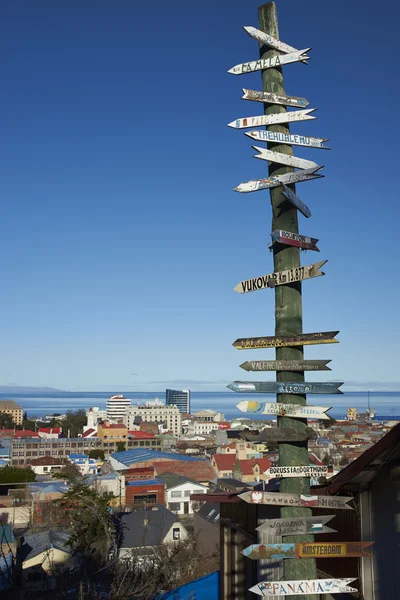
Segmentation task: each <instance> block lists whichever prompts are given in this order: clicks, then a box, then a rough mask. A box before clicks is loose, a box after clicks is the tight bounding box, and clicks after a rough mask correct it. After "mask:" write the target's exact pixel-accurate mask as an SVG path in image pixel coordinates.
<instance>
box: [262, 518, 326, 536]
mask: <svg viewBox="0 0 400 600" xmlns="http://www.w3.org/2000/svg"><path fill="white" fill-rule="evenodd" d="M335 516H336V515H327V516H326V517H322V516H318V517H293V518H291V519H267V520H266V521H264V523H263V524H262V525H260V526H259V527H256V529H257V531H262V532H263V533H269V534H271V535H279V536H282V535H308V534H311V535H312V534H314V533H337V532H336V529H331V528H330V527H325V523H328V522H329V521H330V520H331V519H334V518H335Z"/></svg>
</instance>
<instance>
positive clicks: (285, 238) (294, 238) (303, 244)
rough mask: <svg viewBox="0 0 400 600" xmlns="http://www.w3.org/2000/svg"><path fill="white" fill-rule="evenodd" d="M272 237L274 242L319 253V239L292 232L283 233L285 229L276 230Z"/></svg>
mask: <svg viewBox="0 0 400 600" xmlns="http://www.w3.org/2000/svg"><path fill="white" fill-rule="evenodd" d="M271 237H272V239H273V240H274V242H278V243H279V244H286V245H287V246H295V247H296V248H301V249H302V250H315V252H319V248H318V246H317V243H318V241H319V240H318V239H317V238H312V237H308V236H307V235H300V234H298V233H292V232H291V231H283V229H274V231H272V232H271Z"/></svg>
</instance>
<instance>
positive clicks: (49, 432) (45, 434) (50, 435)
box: [38, 427, 62, 440]
mask: <svg viewBox="0 0 400 600" xmlns="http://www.w3.org/2000/svg"><path fill="white" fill-rule="evenodd" d="M61 433H62V429H61V427H39V429H38V434H39V437H40V438H42V439H45V440H51V439H55V440H56V439H58V438H59V437H60V435H61Z"/></svg>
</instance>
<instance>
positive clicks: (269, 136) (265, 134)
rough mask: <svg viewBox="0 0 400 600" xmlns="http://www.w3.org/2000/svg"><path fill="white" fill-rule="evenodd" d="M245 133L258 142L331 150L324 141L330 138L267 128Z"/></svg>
mask: <svg viewBox="0 0 400 600" xmlns="http://www.w3.org/2000/svg"><path fill="white" fill-rule="evenodd" d="M285 114H286V113H285ZM244 135H247V136H248V137H251V138H252V139H253V140H257V142H272V143H274V144H290V145H293V146H306V147H307V148H320V149H321V150H330V148H328V146H324V142H327V141H328V138H316V137H310V136H307V135H298V134H296V135H291V134H290V133H282V132H281V131H269V130H268V131H267V130H265V129H257V130H256V131H245V132H244Z"/></svg>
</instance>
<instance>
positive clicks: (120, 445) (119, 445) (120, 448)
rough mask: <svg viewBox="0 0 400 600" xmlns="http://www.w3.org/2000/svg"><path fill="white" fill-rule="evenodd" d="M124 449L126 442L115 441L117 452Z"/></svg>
mask: <svg viewBox="0 0 400 600" xmlns="http://www.w3.org/2000/svg"><path fill="white" fill-rule="evenodd" d="M125 450H126V443H125V442H118V443H117V452H124V451H125Z"/></svg>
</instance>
